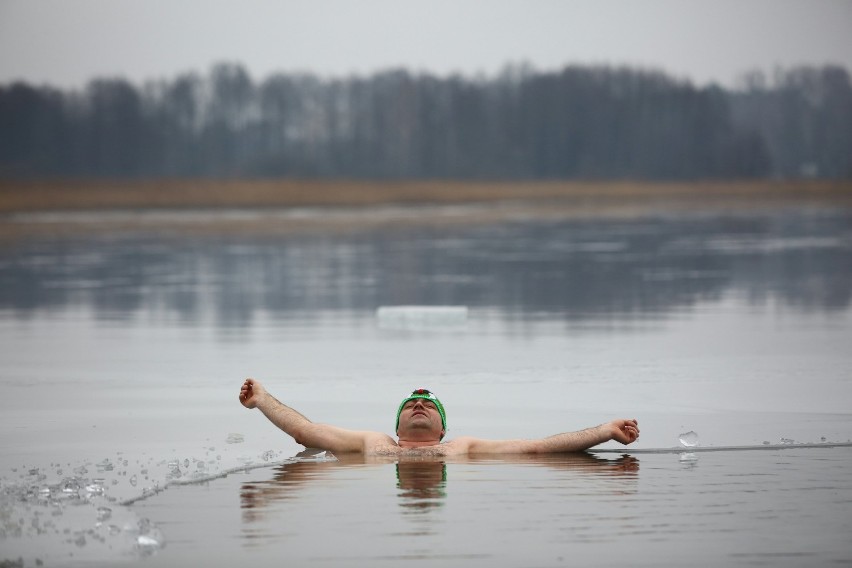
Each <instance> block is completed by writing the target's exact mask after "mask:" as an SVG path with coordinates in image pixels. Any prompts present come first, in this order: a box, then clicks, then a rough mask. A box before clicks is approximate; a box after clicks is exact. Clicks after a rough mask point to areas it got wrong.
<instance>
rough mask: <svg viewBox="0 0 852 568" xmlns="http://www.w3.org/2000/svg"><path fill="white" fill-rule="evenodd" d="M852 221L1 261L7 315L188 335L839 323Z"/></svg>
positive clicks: (280, 244)
mask: <svg viewBox="0 0 852 568" xmlns="http://www.w3.org/2000/svg"><path fill="white" fill-rule="evenodd" d="M850 252H852V214H849V213H848V212H843V211H840V212H835V213H826V212H820V213H807V212H796V213H795V214H785V213H777V212H776V213H762V214H760V213H755V214H751V215H738V216H726V217H709V216H698V215H694V216H688V217H658V218H644V219H632V220H611V219H610V220H604V219H598V220H585V221H560V222H547V223H545V222H535V223H532V222H531V223H515V224H504V225H493V226H477V227H467V228H460V227H454V228H444V229H442V230H441V232H437V231H436V230H434V229H429V228H425V227H423V228H411V229H383V230H372V231H365V232H363V233H359V234H356V235H347V236H334V235H321V236H318V235H313V236H310V235H290V236H278V237H246V236H238V235H233V236H218V237H210V236H207V237H193V238H186V239H176V238H171V239H170V238H168V237H159V236H149V237H139V236H129V235H121V234H116V235H110V236H109V237H87V238H77V239H66V240H33V241H27V242H23V243H16V244H13V245H10V244H8V243H7V244H5V245H4V246H3V247H2V248H0V309H7V310H11V311H12V312H13V313H14V314H16V315H17V316H18V317H23V318H26V317H30V316H33V315H34V314H36V313H38V312H40V311H44V310H63V309H68V308H79V307H82V308H84V309H88V310H91V311H92V312H94V313H95V314H96V316H97V317H101V318H110V319H112V318H121V319H130V318H133V317H136V315H138V314H140V313H144V314H146V317H149V318H150V317H154V318H156V317H160V318H166V319H170V320H176V321H178V322H184V323H185V324H187V325H199V324H202V323H203V324H213V325H216V326H220V327H246V326H249V325H252V324H253V323H255V322H256V321H257V319H258V318H259V317H269V316H271V317H274V318H277V319H281V320H286V319H288V318H296V319H303V320H306V321H302V324H305V323H309V321H307V318H306V317H305V314H316V313H331V314H346V313H361V314H365V313H369V314H372V313H373V311H374V310H375V309H376V308H377V307H379V306H382V305H398V304H416V305H462V306H470V307H471V308H474V309H476V308H497V309H499V310H500V312H501V314H502V315H503V316H504V317H506V318H507V319H508V320H512V319H513V318H526V319H529V318H534V317H536V314H543V313H546V314H548V317H553V316H557V317H562V318H564V319H567V320H584V319H588V318H602V317H604V318H605V317H607V316H609V315H614V316H617V318H618V319H620V320H624V319H625V318H629V317H631V316H642V315H647V314H652V315H653V314H660V313H667V312H670V311H672V310H677V309H680V308H684V307H689V306H691V305H692V304H694V303H696V302H699V301H703V300H712V299H715V298H719V297H721V296H723V295H724V294H726V293H727V292H729V291H732V290H733V291H739V292H740V293H741V295H742V296H743V297H744V298H747V299H748V301H750V302H754V303H762V302H767V301H770V300H773V301H777V302H780V303H783V304H787V305H789V306H793V307H796V308H798V309H803V310H809V311H813V310H819V311H837V310H845V309H847V308H848V307H849V305H850V298H852V254H850Z"/></svg>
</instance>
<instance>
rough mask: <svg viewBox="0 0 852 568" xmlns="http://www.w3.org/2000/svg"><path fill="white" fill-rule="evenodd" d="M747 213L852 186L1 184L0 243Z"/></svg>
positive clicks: (839, 202) (819, 201)
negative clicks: (84, 235) (93, 234)
mask: <svg viewBox="0 0 852 568" xmlns="http://www.w3.org/2000/svg"><path fill="white" fill-rule="evenodd" d="M755 207H843V208H845V207H852V181H849V180H839V181H832V180H785V181H772V180H756V181H729V182H720V181H706V182H701V181H698V182H646V181H529V182H526V181H476V182H471V181H441V180H435V181H361V180H357V181H355V180H351V181H347V180H334V181H332V180H295V179H277V180H266V179H264V180H208V179H164V180H132V181H128V180H118V181H108V180H48V181H44V180H42V181H36V180H25V181H21V180H0V227H2V230H0V236H5V237H9V236H25V235H27V234H44V233H56V232H67V231H69V230H74V232H79V231H81V230H82V231H84V232H85V231H92V230H95V231H97V230H116V229H122V228H125V229H127V228H130V229H153V230H169V229H174V230H182V231H186V230H193V229H194V230H205V231H208V232H209V231H216V232H220V231H221V232H227V231H229V230H241V229H242V230H246V231H248V230H251V231H253V232H270V231H273V232H275V231H293V230H307V229H318V230H330V229H340V230H347V229H353V228H363V227H364V226H375V225H377V224H380V225H387V224H394V223H396V224H399V223H403V224H406V225H410V224H412V223H420V224H436V223H438V224H439V223H464V222H499V221H506V220H512V219H518V218H527V219H529V218H534V219H536V218H541V219H554V218H571V217H596V216H641V215H653V214H663V213H672V212H679V211H690V212H697V213H701V212H713V211H716V212H719V211H728V212H736V211H738V210H743V209H752V208H755ZM234 211H242V212H243V213H244V215H242V216H239V215H233V214H229V212H230V213H233V212H234ZM307 212H310V214H307ZM188 213H194V214H193V215H188ZM258 220H261V221H263V223H258ZM260 225H262V226H260Z"/></svg>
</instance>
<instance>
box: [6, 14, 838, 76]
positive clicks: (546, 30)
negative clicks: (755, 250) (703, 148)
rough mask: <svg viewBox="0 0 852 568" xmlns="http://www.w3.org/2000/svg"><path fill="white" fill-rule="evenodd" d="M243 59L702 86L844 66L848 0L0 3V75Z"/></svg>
mask: <svg viewBox="0 0 852 568" xmlns="http://www.w3.org/2000/svg"><path fill="white" fill-rule="evenodd" d="M220 61H231V62H241V63H244V64H245V65H246V67H247V68H248V69H249V71H250V73H251V74H252V76H253V77H254V78H255V79H258V80H259V79H263V78H264V77H266V76H268V75H269V74H270V73H272V72H275V71H285V72H290V71H310V72H314V73H318V74H320V75H323V76H346V75H349V74H352V73H358V74H366V73H370V72H373V71H377V70H383V69H388V68H391V67H405V68H408V69H410V70H412V71H415V72H417V71H428V72H431V73H435V74H439V75H446V74H449V73H452V72H456V71H457V72H462V73H465V74H469V75H470V74H474V73H480V72H481V73H485V74H488V75H491V74H493V73H496V72H498V71H499V69H500V68H501V67H502V66H503V65H504V64H506V63H507V62H521V61H527V62H529V63H531V64H532V65H533V66H534V67H535V68H536V69H539V70H551V69H557V68H561V67H562V66H564V65H568V64H575V63H580V64H612V65H623V64H627V65H634V66H641V67H643V68H653V69H659V70H664V71H666V72H668V73H670V74H672V75H673V76H676V77H679V78H688V79H691V80H693V81H694V82H696V83H697V84H700V85H703V84H706V83H708V82H717V83H720V84H722V85H725V86H732V85H734V84H735V81H736V79H737V78H738V77H740V76H741V74H742V73H743V72H744V71H747V70H751V69H755V68H759V69H763V70H764V71H767V72H771V71H772V69H773V68H774V67H775V66H778V65H780V66H785V67H789V66H792V65H798V64H812V65H822V64H826V63H832V64H840V65H843V66H844V67H846V68H847V69H850V70H852V0H701V1H693V0H621V1H613V0H588V1H571V0H553V1H551V0H518V1H514V0H513V1H503V0H490V1H465V0H420V1H418V2H413V1H410V2H409V1H404V0H379V1H371V0H345V1H344V0H319V1H314V0H304V1H298V2H297V1H290V0H269V1H263V0H241V1H235V2H224V1H218V2H217V1H214V0H133V1H131V0H73V1H72V0H0V82H2V83H8V82H10V81H12V80H17V79H23V80H26V81H28V82H31V83H36V84H45V83H46V84H51V85H55V86H61V87H79V86H83V85H85V83H86V82H87V81H88V80H89V79H91V78H93V77H117V76H122V77H126V78H128V79H130V80H132V81H134V82H141V81H143V80H146V79H156V78H171V77H174V76H175V75H176V74H178V73H180V72H184V71H199V72H206V71H207V70H208V69H209V67H210V65H211V64H212V63H214V62H220Z"/></svg>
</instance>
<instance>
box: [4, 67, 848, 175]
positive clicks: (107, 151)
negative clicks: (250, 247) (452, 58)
mask: <svg viewBox="0 0 852 568" xmlns="http://www.w3.org/2000/svg"><path fill="white" fill-rule="evenodd" d="M0 176H2V177H6V178H32V177H56V176H72V177H111V178H144V177H282V176H287V177H303V178H304V177H327V178H365V179H397V178H398V179H403V178H408V179H411V178H421V179H422V178H432V179H441V178H454V179H571V178H585V179H602V178H609V179H612V178H620V179H621V178H631V179H660V180H665V179H708V178H717V179H718V178H749V177H784V178H789V177H832V178H849V177H852V88H850V80H849V74H848V72H847V71H846V70H844V69H842V68H838V67H824V68H798V69H794V70H789V71H784V72H780V71H779V72H777V73H776V75H775V76H774V77H773V78H772V80H771V81H770V80H767V79H766V78H765V77H763V76H762V75H760V74H753V75H751V76H750V77H748V79H747V81H746V82H745V85H744V87H743V88H742V89H738V90H724V89H721V88H719V87H715V86H711V87H706V88H697V87H695V86H693V85H692V84H691V83H689V82H685V81H679V80H676V79H673V78H671V77H669V76H667V75H665V74H662V73H658V72H648V71H639V70H632V69H626V68H609V67H573V66H572V67H566V68H565V69H563V70H562V71H559V72H535V71H533V70H531V69H529V68H527V67H523V66H516V67H508V68H507V69H506V70H505V71H504V72H503V73H501V74H500V75H499V76H497V77H494V78H487V79H484V78H476V79H475V78H465V77H459V76H453V77H449V78H439V77H435V76H430V75H426V74H420V75H415V74H411V73H408V72H406V71H391V72H385V73H379V74H375V75H373V76H370V77H366V78H355V77H353V78H347V79H320V78H318V77H315V76H312V75H294V74H277V75H273V76H270V77H268V78H266V79H265V80H263V81H261V82H255V81H254V80H253V79H252V78H251V77H250V75H249V74H248V73H247V71H246V70H245V68H243V67H242V66H240V65H236V64H219V65H216V66H214V67H213V68H212V69H211V71H210V72H209V73H208V74H207V75H204V76H202V75H198V74H195V73H189V74H184V75H181V76H178V77H176V78H174V79H173V80H166V81H159V82H149V83H146V84H145V85H142V86H135V85H133V84H131V83H129V82H127V81H125V80H123V79H97V80H93V81H92V82H90V83H89V84H88V86H87V87H86V88H85V89H84V90H82V91H62V90H57V89H54V88H50V87H37V86H32V85H28V84H25V83H15V84H11V85H5V86H0Z"/></svg>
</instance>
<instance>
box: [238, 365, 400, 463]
mask: <svg viewBox="0 0 852 568" xmlns="http://www.w3.org/2000/svg"><path fill="white" fill-rule="evenodd" d="M240 403H241V404H242V405H243V406H245V407H246V408H258V409H260V411H261V412H262V413H263V414H264V416H266V417H267V418H268V419H269V421H270V422H272V423H273V424H275V425H276V426H278V427H279V428H280V429H281V430H283V431H284V432H286V433H287V434H289V435H290V436H292V437H293V439H294V440H296V442H297V443H299V444H302V445H303V446H305V447H307V448H320V449H322V450H328V451H331V452H340V453H343V452H364V451H365V450H366V446H367V444H368V443H374V444H376V443H380V442H385V443H386V442H387V441H390V442H391V443H393V440H391V439H390V438H389V437H388V436H385V435H383V434H379V433H377V432H357V431H354V430H346V429H344V428H338V427H336V426H331V425H329V424H317V423H316V422H311V421H310V420H308V418H307V417H305V416H304V415H302V414H301V413H299V412H297V411H296V410H293V409H292V408H290V407H289V406H287V405H286V404H284V403H282V402H281V401H279V400H278V399H276V398H275V397H274V396H272V395H271V394H269V392H267V390H266V389H265V388H263V385H261V384H260V381H257V380H255V379H246V380H245V382H244V383H243V385H242V387H240ZM379 438H387V440H384V439H379Z"/></svg>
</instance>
